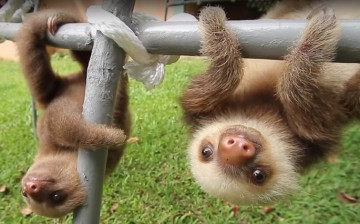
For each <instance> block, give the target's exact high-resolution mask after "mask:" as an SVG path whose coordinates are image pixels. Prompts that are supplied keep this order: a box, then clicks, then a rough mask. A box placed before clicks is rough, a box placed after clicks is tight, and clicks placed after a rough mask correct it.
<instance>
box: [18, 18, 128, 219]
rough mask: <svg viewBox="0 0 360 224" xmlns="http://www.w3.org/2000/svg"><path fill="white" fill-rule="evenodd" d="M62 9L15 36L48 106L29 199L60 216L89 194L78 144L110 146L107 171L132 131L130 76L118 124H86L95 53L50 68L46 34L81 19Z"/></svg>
mask: <svg viewBox="0 0 360 224" xmlns="http://www.w3.org/2000/svg"><path fill="white" fill-rule="evenodd" d="M78 21H79V20H78V19H77V18H75V17H74V16H72V15H69V14H66V13H64V12H60V11H41V12H39V13H36V14H34V15H31V16H30V17H29V18H27V19H26V21H25V22H24V24H23V26H22V28H21V30H20V32H19V33H18V35H17V37H16V43H17V46H18V52H19V55H20V63H21V66H22V70H23V73H24V76H25V79H26V81H27V84H28V86H29V89H30V92H31V94H32V96H33V97H34V99H35V100H36V103H37V105H38V107H39V108H41V109H43V113H42V116H41V117H40V119H39V123H38V130H37V132H38V137H39V149H38V152H37V155H36V158H35V160H34V162H33V164H32V165H31V167H30V168H29V170H28V171H27V173H26V174H25V176H24V177H23V178H22V181H21V182H22V188H23V195H24V199H25V201H26V202H27V204H28V206H29V207H30V208H31V209H32V210H33V211H34V212H36V213H38V214H40V215H44V216H50V217H60V216H63V215H65V214H67V213H68V212H71V211H72V210H73V209H75V208H76V207H78V206H79V205H81V204H83V203H84V201H85V193H84V189H83V186H82V184H81V181H80V178H79V176H78V174H77V171H76V161H77V154H78V151H77V149H78V148H79V147H83V148H89V149H97V148H109V149H111V150H109V153H108V159H107V170H106V171H107V173H110V172H112V171H113V170H114V168H115V166H116V164H117V163H118V162H119V160H120V158H121V156H122V154H123V151H124V148H125V142H126V138H127V137H126V135H128V133H129V131H130V117H129V116H130V115H129V111H128V93H127V89H128V87H127V86H128V81H127V77H126V76H122V77H121V80H120V84H119V88H118V90H119V91H118V93H117V100H116V102H117V103H116V106H115V108H114V109H115V112H114V118H113V125H112V126H106V125H99V124H93V123H87V122H85V121H84V119H83V116H82V105H83V101H84V92H85V81H86V70H87V66H88V62H89V59H90V52H81V51H72V54H73V56H74V58H75V59H76V60H77V61H78V62H79V63H80V65H81V71H79V72H77V73H75V74H71V75H67V76H60V75H58V74H55V72H54V71H53V70H52V68H51V64H50V57H49V55H48V54H47V52H46V46H45V42H46V35H48V33H49V32H50V33H55V32H56V30H57V28H58V27H59V26H60V25H62V24H64V23H73V22H78Z"/></svg>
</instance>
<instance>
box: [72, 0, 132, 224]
mask: <svg viewBox="0 0 360 224" xmlns="http://www.w3.org/2000/svg"><path fill="white" fill-rule="evenodd" d="M134 4H135V1H134V0H105V1H104V3H103V8H104V9H105V10H107V11H110V12H112V13H113V14H115V15H116V16H117V17H119V18H120V19H121V20H123V21H124V22H125V23H127V24H130V21H131V16H132V11H133V8H134ZM124 61H125V52H124V51H123V50H122V49H120V48H119V47H118V46H117V45H116V44H115V43H114V42H113V41H112V40H110V39H108V38H106V37H105V36H104V35H103V34H102V33H100V32H97V34H96V39H95V40H94V46H93V51H92V54H91V58H90V63H89V67H88V73H87V80H86V90H85V100H84V106H83V115H84V118H85V120H86V121H88V122H93V123H99V124H100V123H101V124H110V122H111V117H112V114H113V105H114V101H115V95H116V88H117V83H118V81H119V75H120V74H121V73H122V72H123V68H122V66H123V64H124ZM106 157H107V150H105V149H99V150H95V151H94V150H87V149H79V156H78V161H77V169H78V173H79V175H80V178H81V179H82V181H83V184H84V186H85V189H86V194H87V199H86V203H85V204H84V205H83V206H82V207H81V208H79V209H77V210H76V211H75V212H74V217H73V223H76V224H80V223H83V224H97V223H99V221H100V209H101V197H102V184H103V180H104V171H105V166H106Z"/></svg>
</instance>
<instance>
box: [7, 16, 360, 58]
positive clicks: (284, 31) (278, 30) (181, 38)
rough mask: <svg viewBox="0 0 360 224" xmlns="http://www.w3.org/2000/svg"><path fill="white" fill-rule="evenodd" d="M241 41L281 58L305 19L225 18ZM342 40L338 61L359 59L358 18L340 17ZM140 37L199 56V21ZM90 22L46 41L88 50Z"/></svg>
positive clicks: (251, 54)
mask: <svg viewBox="0 0 360 224" xmlns="http://www.w3.org/2000/svg"><path fill="white" fill-rule="evenodd" d="M227 23H228V24H229V26H230V27H231V28H232V29H233V30H234V31H235V32H236V35H237V37H238V38H239V39H240V41H241V45H242V51H243V55H244V57H248V58H264V59H281V58H282V57H283V56H284V55H285V54H286V53H287V52H288V49H289V48H290V47H291V45H292V44H293V43H294V42H295V41H296V40H297V39H298V38H299V36H300V34H301V32H302V30H303V29H304V27H305V25H306V21H305V20H265V19H263V20H245V21H228V22H227ZM340 24H341V27H342V30H341V40H340V41H339V43H338V52H337V57H336V61H337V62H356V63H358V62H360V20H340ZM19 28H20V24H13V23H12V24H9V23H0V36H4V37H5V38H7V39H13V37H14V35H15V33H16V32H17V30H18V29H19ZM134 30H136V33H137V35H138V37H139V39H140V40H141V41H142V43H143V44H144V46H145V47H146V49H147V50H148V51H149V52H150V53H153V54H165V55H169V54H170V55H171V54H173V55H190V56H192V55H199V48H200V36H199V29H198V22H190V21H168V22H146V23H143V24H140V25H139V26H138V27H135V28H134ZM93 33H94V32H93V28H92V26H91V25H90V24H86V23H83V24H66V25H64V26H62V27H60V29H59V31H58V32H57V34H56V35H55V36H49V44H51V45H54V46H58V47H64V48H70V49H77V50H81V49H83V50H90V49H91V48H92V42H93V37H92V35H93Z"/></svg>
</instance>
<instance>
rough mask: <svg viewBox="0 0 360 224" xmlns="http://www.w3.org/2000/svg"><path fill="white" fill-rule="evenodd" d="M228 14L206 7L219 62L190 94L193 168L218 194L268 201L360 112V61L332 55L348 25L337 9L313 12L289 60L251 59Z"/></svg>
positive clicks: (187, 110) (206, 29)
mask: <svg viewBox="0 0 360 224" xmlns="http://www.w3.org/2000/svg"><path fill="white" fill-rule="evenodd" d="M225 22H226V16H225V13H224V11H223V10H222V9H221V8H217V7H208V8H205V9H203V10H202V11H201V14H200V22H199V24H200V31H201V38H202V46H201V53H202V54H203V55H205V56H207V57H208V58H209V62H210V63H209V67H208V69H207V70H206V71H205V72H204V73H203V74H201V75H199V76H197V77H194V78H193V79H192V80H191V82H190V84H189V85H188V87H187V88H186V90H185V91H184V93H183V95H182V97H181V105H182V108H183V111H184V116H185V120H186V122H187V123H188V124H189V125H190V126H191V140H190V143H189V149H188V155H189V159H190V165H191V170H192V173H193V175H194V177H195V179H196V181H197V183H199V185H201V187H202V188H203V189H204V190H205V191H206V192H208V193H209V194H211V195H214V196H216V197H219V198H222V199H225V200H228V201H230V202H233V203H237V204H263V203H267V202H270V201H273V200H276V199H279V198H281V197H283V196H286V195H288V194H289V193H290V192H291V191H292V190H294V189H297V188H298V183H297V180H298V176H299V173H300V172H301V171H302V169H304V168H306V167H307V166H308V165H310V164H311V163H314V162H315V161H317V160H318V159H319V158H323V157H324V156H326V155H327V154H328V153H331V152H333V150H335V149H336V148H337V147H338V145H339V139H340V135H341V132H342V129H343V127H344V126H345V125H346V124H347V123H348V122H349V121H350V120H351V119H354V118H358V117H359V112H360V89H359V86H360V73H359V72H358V69H359V66H358V65H356V66H350V67H347V65H343V64H337V63H329V62H331V61H332V60H333V58H334V56H335V51H336V45H337V42H338V39H339V33H340V32H339V31H340V29H339V25H338V23H337V20H336V17H335V14H334V11H333V10H332V9H330V8H321V9H317V10H315V11H312V12H311V13H310V15H309V16H308V23H307V26H306V28H305V30H304V31H303V34H302V35H301V37H300V39H299V40H298V41H297V43H296V44H294V46H293V47H292V50H291V51H290V53H289V54H288V55H287V56H286V57H285V59H284V60H283V61H273V60H243V58H242V57H241V53H240V43H239V42H238V40H237V38H236V36H235V34H234V32H232V30H231V29H230V28H229V27H228V26H227V25H226V24H225Z"/></svg>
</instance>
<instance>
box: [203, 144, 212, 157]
mask: <svg viewBox="0 0 360 224" xmlns="http://www.w3.org/2000/svg"><path fill="white" fill-rule="evenodd" d="M201 154H202V156H203V157H204V158H209V157H210V156H211V155H212V154H213V149H212V148H211V147H210V146H205V147H204V148H203V149H202V150H201Z"/></svg>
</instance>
